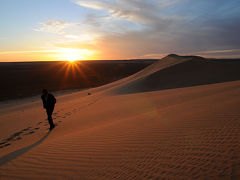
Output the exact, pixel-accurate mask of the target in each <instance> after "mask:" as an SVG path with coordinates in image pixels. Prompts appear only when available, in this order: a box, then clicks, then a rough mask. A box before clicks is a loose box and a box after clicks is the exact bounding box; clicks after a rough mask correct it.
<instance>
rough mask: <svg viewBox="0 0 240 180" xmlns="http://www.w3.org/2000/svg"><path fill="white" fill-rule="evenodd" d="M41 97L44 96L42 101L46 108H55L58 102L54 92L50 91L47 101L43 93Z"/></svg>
mask: <svg viewBox="0 0 240 180" xmlns="http://www.w3.org/2000/svg"><path fill="white" fill-rule="evenodd" d="M41 98H42V102H43V107H44V108H45V109H48V108H54V105H55V103H56V99H55V97H54V96H53V95H52V94H50V93H48V98H47V101H46V99H45V97H44V95H42V96H41Z"/></svg>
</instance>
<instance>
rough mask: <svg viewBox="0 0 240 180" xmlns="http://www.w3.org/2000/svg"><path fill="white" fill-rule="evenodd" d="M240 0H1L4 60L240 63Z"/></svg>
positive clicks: (0, 32)
mask: <svg viewBox="0 0 240 180" xmlns="http://www.w3.org/2000/svg"><path fill="white" fill-rule="evenodd" d="M239 9H240V1H239V0H211V1H210V0H101V1H97V0H1V1H0V22H1V26H0V27H1V28H0V62H5V61H56V60H101V59H104V60H107V59H138V58H142V59H151V58H162V57H164V56H166V55H167V54H172V53H174V54H180V55H201V56H204V57H216V58H237V57H240V35H239V32H240V23H239V22H240V11H239Z"/></svg>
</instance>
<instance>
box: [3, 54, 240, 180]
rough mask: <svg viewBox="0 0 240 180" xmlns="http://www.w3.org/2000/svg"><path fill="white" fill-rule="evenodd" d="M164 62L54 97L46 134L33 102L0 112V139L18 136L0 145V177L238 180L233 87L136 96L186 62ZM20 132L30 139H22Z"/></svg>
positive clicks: (239, 117) (239, 116) (237, 102)
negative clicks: (50, 126)
mask: <svg viewBox="0 0 240 180" xmlns="http://www.w3.org/2000/svg"><path fill="white" fill-rule="evenodd" d="M168 58H169V57H168ZM170 58H172V60H173V61H171V62H169V59H164V60H163V61H162V63H160V62H158V63H156V64H153V65H151V66H149V67H147V68H146V69H144V70H143V71H141V72H139V73H137V74H135V75H133V76H131V77H128V78H125V79H122V80H120V81H117V82H114V83H112V84H109V85H106V86H103V87H100V88H96V89H91V90H86V91H82V92H79V93H74V94H71V95H66V96H62V97H58V104H57V107H56V111H55V115H54V117H55V118H56V119H55V122H56V123H58V126H57V127H56V128H55V129H54V130H53V131H52V132H51V133H47V132H48V131H47V127H46V126H44V121H45V120H43V119H44V118H45V117H44V112H42V111H41V110H40V109H41V108H42V107H41V104H40V102H33V103H32V106H29V105H22V106H21V107H15V108H13V107H12V108H11V109H5V110H1V112H3V111H4V115H3V113H1V117H0V118H1V121H0V123H1V124H3V120H2V119H4V118H5V119H4V121H8V120H9V122H11V124H8V123H6V122H4V123H5V124H4V132H1V133H2V136H3V137H6V138H5V139H7V137H11V134H12V133H13V132H20V131H21V133H20V134H17V135H16V134H15V137H21V139H20V140H16V141H13V140H11V138H10V139H9V140H8V143H10V145H8V146H6V147H5V146H1V147H2V148H1V149H0V151H1V155H2V156H1V157H0V178H1V179H162V178H167V179H204V178H206V179H221V178H222V179H231V178H232V179H239V178H240V154H239V151H240V139H239V136H240V111H239V107H240V93H239V92H240V81H231V82H224V83H217V84H207V85H200V86H191V87H185V86H184V87H183V88H171V89H168V88H167V89H165V90H154V91H150V90H144V91H142V92H140V91H139V90H138V88H139V87H140V85H139V84H140V82H142V83H145V82H146V81H145V80H143V79H145V78H150V76H151V75H152V74H155V73H158V72H160V71H161V70H164V69H165V68H169V67H174V66H175V65H180V64H181V65H184V63H186V62H188V60H189V59H188V58H175V57H170ZM163 62H164V63H163ZM154 78H155V77H154ZM159 78H160V77H159ZM149 80H150V81H151V78H150V79H149ZM154 80H156V79H154ZM136 81H139V82H137V83H136ZM136 84H137V85H136ZM126 86H131V91H129V92H127V91H126V89H125V87H126ZM134 87H136V89H135V90H136V92H138V93H134V92H133V90H134V89H133V88H134ZM121 89H122V91H121ZM146 91H148V92H146ZM88 92H91V93H92V95H90V96H89V95H87V93H88ZM129 93H130V94H129ZM30 105H31V103H30ZM20 108H23V109H24V112H23V111H21V109H20ZM32 112H34V114H32ZM20 114H21V116H20ZM31 114H32V116H31ZM10 117H11V119H10ZM18 117H19V118H21V121H22V123H19V122H18V120H19V119H18ZM29 117H34V118H31V119H29ZM14 122H15V123H16V124H17V125H18V126H19V127H15V126H14ZM39 123H40V124H39ZM20 126H21V127H20ZM25 126H30V127H31V128H30V130H32V131H34V132H33V133H31V134H30V135H24V132H22V130H24V129H23V128H24V127H25ZM18 128H19V129H18ZM34 128H39V129H34ZM30 130H29V129H27V130H25V131H27V132H28V131H30ZM28 133H29V132H28ZM5 144H6V143H5Z"/></svg>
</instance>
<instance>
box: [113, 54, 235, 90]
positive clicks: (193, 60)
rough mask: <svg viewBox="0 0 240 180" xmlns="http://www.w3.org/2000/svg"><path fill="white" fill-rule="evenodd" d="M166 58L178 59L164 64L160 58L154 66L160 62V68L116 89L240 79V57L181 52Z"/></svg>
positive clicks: (137, 88) (184, 85) (179, 86)
mask: <svg viewBox="0 0 240 180" xmlns="http://www.w3.org/2000/svg"><path fill="white" fill-rule="evenodd" d="M165 59H167V61H169V62H168V63H171V61H173V60H174V61H175V63H174V64H171V66H166V67H164V68H162V66H161V65H162V64H163V63H166V62H162V60H160V61H159V62H156V63H154V64H153V65H151V66H150V67H153V66H159V69H158V70H156V71H153V72H151V71H150V73H145V76H142V77H140V78H138V79H136V80H135V81H132V82H128V83H126V84H124V85H122V86H121V87H119V88H118V89H116V90H115V92H116V93H119V94H128V93H137V92H148V91H156V90H163V89H173V88H181V87H190V86H197V85H204V84H214V83H220V82H227V81H235V80H240V60H228V61H227V60H211V59H204V58H201V57H197V56H189V57H187V56H186V57H184V56H177V55H170V56H168V57H166V58H165ZM146 69H147V68H145V69H144V70H143V71H146ZM148 69H149V67H148Z"/></svg>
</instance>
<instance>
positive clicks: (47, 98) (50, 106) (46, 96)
mask: <svg viewBox="0 0 240 180" xmlns="http://www.w3.org/2000/svg"><path fill="white" fill-rule="evenodd" d="M41 99H42V102H43V108H44V109H46V112H47V116H48V122H49V125H50V128H49V129H50V131H51V130H52V129H53V128H54V127H55V125H54V123H53V119H52V113H53V111H54V106H55V104H56V98H55V97H54V96H53V95H52V94H51V93H49V92H48V90H47V89H43V90H42V96H41Z"/></svg>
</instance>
